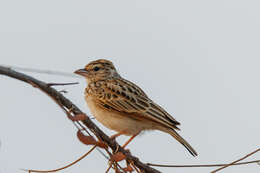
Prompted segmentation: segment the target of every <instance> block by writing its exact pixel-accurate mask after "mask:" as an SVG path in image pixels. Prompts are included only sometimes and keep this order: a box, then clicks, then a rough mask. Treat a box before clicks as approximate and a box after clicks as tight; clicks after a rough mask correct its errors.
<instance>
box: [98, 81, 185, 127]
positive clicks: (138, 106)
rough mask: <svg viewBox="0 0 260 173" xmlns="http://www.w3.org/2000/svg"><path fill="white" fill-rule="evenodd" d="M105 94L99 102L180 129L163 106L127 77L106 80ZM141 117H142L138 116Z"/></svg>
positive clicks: (104, 84) (110, 107)
mask: <svg viewBox="0 0 260 173" xmlns="http://www.w3.org/2000/svg"><path fill="white" fill-rule="evenodd" d="M102 88H103V91H104V92H102V93H103V95H102V97H99V102H100V103H101V104H102V105H103V106H104V107H106V108H108V109H113V110H117V111H120V112H126V113H132V114H131V115H133V116H141V118H146V119H149V120H151V121H154V122H157V123H159V124H161V125H163V126H166V127H169V128H173V129H179V128H178V127H177V125H180V123H179V122H178V121H176V120H175V119H174V118H173V117H172V116H171V115H170V114H168V113H167V112H166V111H165V110H164V109H163V108H162V107H160V106H159V105H157V104H156V103H154V102H153V101H152V100H151V99H149V98H148V97H147V95H146V94H145V93H144V91H142V89H141V88H139V87H138V86H136V85H135V84H133V83H132V82H130V81H127V80H125V79H116V80H113V81H109V82H104V83H103V85H102ZM136 118H140V117H136Z"/></svg>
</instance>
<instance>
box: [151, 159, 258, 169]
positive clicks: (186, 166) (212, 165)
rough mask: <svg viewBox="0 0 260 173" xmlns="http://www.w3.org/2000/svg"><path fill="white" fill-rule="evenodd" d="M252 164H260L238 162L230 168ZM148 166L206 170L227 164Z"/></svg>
mask: <svg viewBox="0 0 260 173" xmlns="http://www.w3.org/2000/svg"><path fill="white" fill-rule="evenodd" d="M252 163H257V164H260V160H253V161H248V162H239V163H235V164H232V166H239V165H248V164H252ZM147 165H149V166H156V167H167V168H206V167H220V166H227V165H229V164H226V163H221V164H200V165H199V164H198V165H164V164H155V163H147Z"/></svg>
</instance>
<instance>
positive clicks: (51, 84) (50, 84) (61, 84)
mask: <svg viewBox="0 0 260 173" xmlns="http://www.w3.org/2000/svg"><path fill="white" fill-rule="evenodd" d="M76 84H79V83H78V82H71V83H47V85H48V86H64V85H76Z"/></svg>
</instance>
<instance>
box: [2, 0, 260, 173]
mask: <svg viewBox="0 0 260 173" xmlns="http://www.w3.org/2000/svg"><path fill="white" fill-rule="evenodd" d="M259 5H260V3H259V1H258V0H255V1H253V0H247V1H242V0H219V1H208V0H197V1H194V0H183V1H174V0H164V1H158V0H157V1H155V0H131V1H125V0H95V1H87V0H73V1H67V0H44V1H35V0H23V1H21V0H9V1H0V64H5V65H13V66H19V67H28V68H36V69H47V70H58V71H64V72H73V71H75V70H76V69H79V68H82V67H83V66H84V65H85V64H87V63H88V62H90V61H92V60H95V59H98V58H106V59H109V60H112V61H113V62H114V64H115V66H116V67H117V68H118V71H119V72H120V74H121V75H122V76H123V77H125V78H127V79H128V80H131V81H133V82H135V83H136V84H138V85H139V86H140V87H141V88H143V89H144V91H145V92H146V93H147V94H148V95H149V96H150V97H151V99H153V100H154V101H155V102H157V103H158V104H160V105H161V106H163V107H164V108H165V109H166V110H167V111H168V112H169V113H170V114H172V115H173V116H174V117H175V118H176V119H177V120H178V121H180V122H181V123H182V125H181V129H182V131H181V135H182V136H183V137H184V138H185V139H187V141H189V143H190V144H191V145H192V146H193V147H194V148H195V149H196V150H197V152H198V154H199V156H198V157H196V158H193V157H192V156H191V155H189V153H188V152H187V151H186V150H185V148H184V147H182V146H181V145H180V144H179V143H177V142H176V141H175V140H174V139H173V138H172V137H171V136H169V135H168V134H164V133H161V132H156V131H154V132H149V133H145V134H144V135H142V136H141V137H138V138H136V139H135V140H134V141H133V142H132V143H131V144H130V145H129V146H128V148H130V149H131V152H132V153H133V154H134V155H136V156H138V157H139V158H140V159H141V160H142V161H143V162H150V163H164V164H207V163H223V162H231V161H233V160H236V159H238V158H240V157H242V156H244V155H245V154H247V153H249V152H251V151H253V150H255V149H257V148H259V145H260V138H259V132H260V125H259V122H260V106H259V102H260V89H259V88H260V82H259V74H260V68H259V63H260V60H259V58H260V51H259V50H260V49H259V47H260V32H259V31H260V22H259V21H260V11H259ZM28 74H30V75H33V76H35V77H37V78H39V79H41V80H44V81H46V82H77V81H78V82H80V85H75V86H64V87H56V88H58V89H59V90H62V89H66V90H67V91H68V92H69V93H68V94H65V96H66V97H67V98H69V99H71V100H72V101H73V102H74V103H76V104H77V105H78V106H79V107H80V108H82V110H84V111H85V112H86V113H89V110H88V108H87V106H86V104H85V101H84V99H83V90H84V87H85V86H86V84H85V81H84V79H81V78H69V77H60V76H53V75H40V74H35V73H28ZM0 86H1V87H0V105H1V115H0V141H1V147H0V172H1V173H11V172H22V171H21V170H20V169H21V168H25V169H40V170H46V169H54V168H58V167H61V166H63V165H65V164H67V163H69V162H71V161H74V160H75V159H77V158H78V157H79V156H81V155H82V154H84V153H85V152H87V151H88V150H89V149H90V147H89V146H85V145H83V144H81V143H80V142H79V141H78V139H77V137H76V128H75V127H74V126H73V124H72V123H71V122H70V121H69V120H68V119H67V118H66V116H65V114H64V113H63V112H62V111H61V110H60V108H59V107H57V105H56V104H55V103H54V102H53V101H52V100H51V99H50V98H48V97H47V96H46V95H44V94H43V93H42V92H40V91H39V90H37V89H35V88H32V87H31V86H29V85H27V84H25V83H22V82H20V81H17V80H14V79H11V78H7V77H4V76H0ZM95 122H96V120H95ZM96 123H97V124H98V125H99V126H100V127H101V128H102V129H103V130H104V131H105V132H107V134H109V135H111V134H114V132H112V131H110V130H107V129H106V128H104V127H103V126H102V125H101V124H99V123H98V122H96ZM125 140H127V138H125V137H120V138H119V139H118V142H119V143H121V144H122V143H124V141H125ZM259 158H260V153H259V154H256V155H255V156H253V157H251V158H249V159H248V160H252V159H259ZM107 166H108V164H107V161H106V160H105V159H104V158H103V157H102V156H101V155H100V153H98V152H97V151H94V152H93V153H92V154H91V155H90V156H89V157H88V158H86V159H84V160H83V161H81V162H80V163H79V164H77V165H75V166H72V167H71V168H69V169H66V170H64V171H62V172H64V173H65V172H66V173H72V172H78V173H83V172H105V170H106V168H107ZM158 169H159V170H161V171H163V172H169V173H171V172H178V173H184V172H185V173H187V172H192V173H193V172H199V173H204V172H205V173H206V172H209V171H210V170H213V169H212V168H210V169H209V168H158ZM259 171H260V167H259V166H258V165H257V164H253V165H248V166H239V167H230V168H227V169H225V170H223V171H222V172H223V173H224V172H226V173H229V172H236V173H243V172H250V173H256V172H259Z"/></svg>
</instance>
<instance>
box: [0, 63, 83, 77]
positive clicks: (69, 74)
mask: <svg viewBox="0 0 260 173" xmlns="http://www.w3.org/2000/svg"><path fill="white" fill-rule="evenodd" d="M0 66H2V67H7V68H10V69H12V70H18V71H24V72H32V73H39V74H49V75H58V76H65V77H73V78H80V76H78V75H75V74H73V73H67V72H62V71H53V70H41V69H35V68H25V67H16V66H10V65H0Z"/></svg>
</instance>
